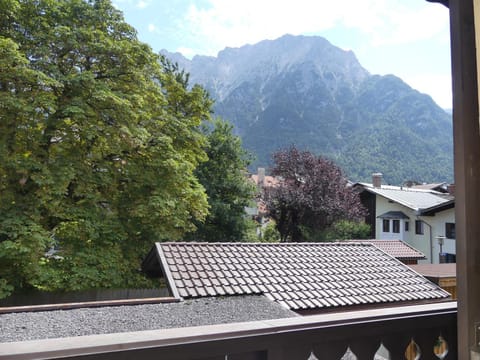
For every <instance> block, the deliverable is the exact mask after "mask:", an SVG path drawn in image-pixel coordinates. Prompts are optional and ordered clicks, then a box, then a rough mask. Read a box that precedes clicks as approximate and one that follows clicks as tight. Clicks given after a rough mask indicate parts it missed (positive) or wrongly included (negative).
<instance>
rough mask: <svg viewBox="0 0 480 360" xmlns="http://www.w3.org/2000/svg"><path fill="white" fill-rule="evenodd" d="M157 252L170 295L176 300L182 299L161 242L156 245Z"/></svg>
mask: <svg viewBox="0 0 480 360" xmlns="http://www.w3.org/2000/svg"><path fill="white" fill-rule="evenodd" d="M155 250H156V251H155V253H156V255H157V259H158V263H159V264H160V267H161V268H162V271H163V274H164V275H165V279H166V282H167V286H168V288H169V289H170V293H171V294H172V296H173V297H174V298H175V299H181V296H180V294H179V292H178V289H177V286H176V285H175V281H174V280H173V276H172V273H171V272H170V267H169V266H168V263H167V259H166V258H165V254H164V253H163V250H162V246H161V245H160V243H159V242H156V243H155Z"/></svg>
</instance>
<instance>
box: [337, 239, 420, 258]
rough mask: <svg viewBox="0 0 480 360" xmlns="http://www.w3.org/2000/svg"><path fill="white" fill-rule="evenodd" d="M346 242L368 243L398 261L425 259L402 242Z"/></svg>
mask: <svg viewBox="0 0 480 360" xmlns="http://www.w3.org/2000/svg"><path fill="white" fill-rule="evenodd" d="M346 241H348V242H356V243H370V244H373V245H375V246H376V247H378V248H380V249H382V250H383V251H385V252H386V253H387V254H389V255H391V256H393V257H394V258H397V259H398V260H422V259H425V255H424V254H423V253H422V252H421V251H418V250H417V249H415V248H414V247H412V246H410V245H409V244H407V243H405V242H403V241H402V240H378V239H368V240H346Z"/></svg>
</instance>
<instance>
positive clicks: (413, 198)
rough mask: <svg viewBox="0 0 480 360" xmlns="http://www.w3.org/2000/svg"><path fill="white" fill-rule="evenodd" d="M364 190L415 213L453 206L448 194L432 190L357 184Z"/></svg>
mask: <svg viewBox="0 0 480 360" xmlns="http://www.w3.org/2000/svg"><path fill="white" fill-rule="evenodd" d="M358 184H359V185H361V186H362V187H363V188H364V189H365V190H367V191H369V192H371V193H374V194H377V195H380V196H383V197H384V198H386V199H389V200H392V201H394V202H396V203H398V204H401V205H403V206H405V207H407V208H410V209H412V210H415V211H422V210H428V209H430V208H436V207H439V206H442V205H446V204H453V203H454V202H455V199H454V197H453V196H451V195H449V194H443V193H440V192H438V191H433V190H423V189H412V188H406V187H398V186H389V185H382V186H381V187H380V188H376V187H373V186H372V185H371V184H366V183H358Z"/></svg>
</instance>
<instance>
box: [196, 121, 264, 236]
mask: <svg viewBox="0 0 480 360" xmlns="http://www.w3.org/2000/svg"><path fill="white" fill-rule="evenodd" d="M203 131H204V133H205V134H206V137H207V141H208V144H207V146H206V153H207V156H208V160H207V161H206V162H204V163H201V164H200V165H199V166H198V168H197V170H196V172H195V173H196V175H197V177H198V179H199V181H200V183H201V184H202V185H203V186H204V187H205V190H206V193H207V196H208V204H209V206H210V209H209V214H208V215H207V218H206V219H205V221H204V222H198V223H197V230H196V231H195V232H194V233H192V234H191V235H189V238H191V239H193V240H198V241H241V240H243V239H244V237H245V235H246V231H247V229H248V227H249V223H248V222H249V219H247V218H246V216H245V207H246V206H248V204H249V203H250V202H251V201H252V199H253V198H254V196H255V188H254V186H253V184H252V183H251V182H250V181H249V180H248V178H247V177H246V169H247V166H248V164H249V161H250V158H249V155H248V153H247V152H246V151H245V150H244V149H243V148H242V144H241V141H240V138H239V137H237V136H235V135H234V134H233V127H232V125H231V124H229V123H227V122H225V121H223V120H221V119H216V120H215V122H214V125H213V128H212V127H209V126H204V127H203Z"/></svg>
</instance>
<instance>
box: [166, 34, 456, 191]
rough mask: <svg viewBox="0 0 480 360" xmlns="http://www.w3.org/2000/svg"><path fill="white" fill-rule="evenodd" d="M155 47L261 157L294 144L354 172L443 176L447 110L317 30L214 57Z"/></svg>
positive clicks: (447, 168) (449, 168) (448, 158)
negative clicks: (212, 102) (375, 69)
mask: <svg viewBox="0 0 480 360" xmlns="http://www.w3.org/2000/svg"><path fill="white" fill-rule="evenodd" d="M164 54H165V55H166V56H167V57H168V58H170V59H171V60H173V61H174V62H177V63H178V64H179V66H180V67H183V68H184V69H185V70H186V71H187V72H189V73H190V82H191V83H192V84H194V83H199V84H201V85H203V86H204V87H205V88H206V89H207V90H208V91H209V93H210V95H211V96H212V98H214V99H215V101H216V103H215V107H214V109H215V113H216V115H218V116H221V117H223V118H224V119H226V120H229V121H231V122H232V123H233V125H234V127H235V131H236V132H237V133H238V134H239V135H240V136H241V137H242V139H243V144H244V146H245V147H246V148H247V149H248V150H249V151H251V152H252V153H253V154H254V155H255V156H256V161H255V162H254V163H253V165H252V168H254V167H256V166H268V165H269V164H270V160H271V154H272V152H274V151H276V150H277V149H279V148H284V147H286V146H289V145H290V144H295V145H296V146H297V147H298V148H304V149H308V150H310V151H313V152H315V153H317V154H321V155H324V156H327V157H329V158H331V159H333V160H334V161H335V162H336V163H337V164H339V165H340V166H341V167H342V168H343V170H344V171H345V173H346V174H347V176H348V177H349V178H350V179H352V180H355V181H360V180H364V181H365V180H368V179H370V176H371V173H372V172H382V173H383V174H384V176H385V180H386V181H387V182H389V183H392V184H401V183H402V182H404V181H406V180H417V181H423V182H435V181H452V180H453V150H452V122H451V115H450V114H448V113H446V112H445V111H444V110H443V109H441V108H440V107H439V106H438V105H436V104H435V103H434V101H433V100H432V99H431V98H430V97H429V96H428V95H425V94H421V93H419V92H418V91H416V90H414V89H412V88H411V87H410V86H408V85H407V84H406V83H405V82H403V81H402V80H401V79H400V78H398V77H395V76H393V75H387V76H379V75H371V74H369V73H368V71H366V70H365V69H364V68H363V67H362V66H361V64H360V63H359V62H358V60H357V58H356V57H355V54H354V53H353V52H351V51H344V50H342V49H340V48H338V47H335V46H333V45H332V44H330V43H329V42H328V41H327V40H326V39H324V38H321V37H307V36H291V35H285V36H283V37H281V38H279V39H277V40H266V41H262V42H260V43H258V44H255V45H246V46H243V47H241V48H235V49H232V48H227V49H225V50H223V51H221V52H220V53H219V54H218V56H217V57H207V56H196V57H194V58H193V59H192V60H191V61H190V60H188V59H186V58H184V57H182V56H181V55H180V54H171V53H167V52H164Z"/></svg>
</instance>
